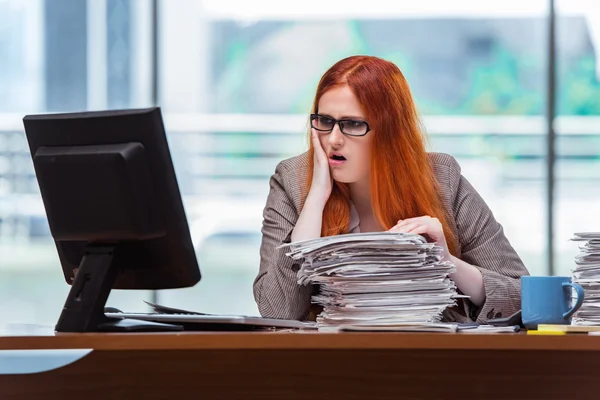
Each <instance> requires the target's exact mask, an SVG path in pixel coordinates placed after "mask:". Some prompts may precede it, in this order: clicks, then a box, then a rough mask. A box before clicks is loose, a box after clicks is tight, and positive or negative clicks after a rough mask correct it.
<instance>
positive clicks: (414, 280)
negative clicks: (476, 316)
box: [287, 232, 459, 331]
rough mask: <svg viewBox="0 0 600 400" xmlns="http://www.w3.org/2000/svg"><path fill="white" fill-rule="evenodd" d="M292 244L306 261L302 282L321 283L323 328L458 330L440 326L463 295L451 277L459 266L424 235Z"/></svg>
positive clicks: (318, 300)
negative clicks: (444, 257)
mask: <svg viewBox="0 0 600 400" xmlns="http://www.w3.org/2000/svg"><path fill="white" fill-rule="evenodd" d="M287 246H289V248H290V251H289V252H288V255H289V256H290V257H292V258H294V259H297V260H301V259H303V260H304V261H303V263H302V266H301V268H300V270H299V271H298V283H299V284H302V285H307V284H316V285H318V286H319V287H320V291H319V293H318V294H316V295H314V296H313V297H312V301H313V303H317V304H320V305H322V306H324V309H323V312H322V313H321V314H319V316H318V317H317V327H318V329H319V330H322V331H329V330H330V331H337V330H419V331H428V330H431V331H440V330H442V331H455V330H456V325H453V324H445V325H444V324H441V325H440V324H439V321H440V319H441V317H442V312H443V311H444V310H445V309H446V308H447V307H449V306H453V305H455V304H456V300H455V299H456V298H457V297H459V296H458V295H457V292H456V286H455V284H454V282H453V281H452V280H450V279H449V278H448V274H450V273H452V272H454V271H455V267H454V265H453V264H452V263H449V262H442V261H441V257H442V248H441V247H439V246H437V245H436V244H434V243H428V242H427V241H426V240H425V238H423V237H422V236H420V235H415V234H406V233H390V232H374V233H357V234H346V235H337V236H330V237H324V238H319V239H312V240H306V241H302V242H295V243H291V244H289V245H287Z"/></svg>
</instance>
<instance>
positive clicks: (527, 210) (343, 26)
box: [0, 0, 600, 324]
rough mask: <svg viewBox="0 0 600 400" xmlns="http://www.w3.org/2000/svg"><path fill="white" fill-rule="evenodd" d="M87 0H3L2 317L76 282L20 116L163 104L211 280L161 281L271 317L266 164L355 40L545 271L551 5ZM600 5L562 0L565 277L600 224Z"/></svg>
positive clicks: (201, 299)
mask: <svg viewBox="0 0 600 400" xmlns="http://www.w3.org/2000/svg"><path fill="white" fill-rule="evenodd" d="M76 3H77V5H76V6H73V2H71V1H69V0H31V1H27V2H23V1H16V0H0V59H1V60H3V61H2V62H0V322H1V321H2V320H4V321H10V322H36V323H44V324H52V323H54V322H55V320H56V318H57V317H58V314H59V310H60V308H61V307H62V304H63V302H64V298H65V296H66V293H67V291H68V288H69V287H68V286H67V285H66V283H65V282H64V281H63V280H62V275H61V271H60V267H59V265H58V259H57V257H56V254H55V250H54V248H53V243H52V240H51V238H50V236H49V232H48V227H47V222H46V219H45V214H44V210H43V206H42V204H41V199H40V197H39V192H38V189H37V183H36V181H35V176H34V175H33V169H32V165H31V161H30V156H29V154H28V151H27V145H26V141H25V137H24V134H23V131H22V124H21V118H22V117H23V115H25V114H27V113H37V112H46V111H76V110H85V109H88V110H97V109H106V108H127V107H145V106H149V105H152V104H154V103H156V104H159V105H160V106H161V107H162V109H163V113H164V118H165V123H166V128H167V131H168V137H169V143H170V146H171V151H172V153H173V159H174V163H175V168H176V172H177V177H178V180H179V183H180V187H181V190H182V194H183V196H184V201H185V206H186V212H187V214H188V218H189V222H190V227H191V230H192V236H193V238H194V244H195V246H196V250H197V253H198V258H199V261H200V266H201V269H202V272H203V280H202V281H201V282H200V283H199V284H198V285H197V286H195V287H193V288H189V289H183V290H174V291H160V292H158V293H157V296H158V300H159V301H160V302H161V303H164V304H167V305H172V306H179V307H187V308H193V309H196V310H200V311H205V312H216V313H235V314H256V313H257V310H256V307H255V304H254V300H253V298H252V280H253V278H254V276H255V274H256V272H257V269H258V263H259V257H258V247H259V245H260V226H261V218H262V216H261V213H262V207H263V205H264V201H265V198H266V195H267V193H268V179H269V176H270V174H271V173H272V172H273V170H274V168H275V165H276V164H277V162H278V161H280V160H281V159H283V158H286V157H290V156H292V155H295V154H298V153H300V152H302V151H304V150H305V149H306V138H305V128H306V121H307V119H306V117H307V114H308V112H309V111H310V104H311V101H312V96H313V95H314V90H315V88H316V84H317V82H318V79H319V77H320V76H321V74H322V73H323V72H324V71H325V70H326V69H327V68H328V67H329V66H330V65H331V64H332V63H334V62H335V61H337V60H339V59H340V58H342V57H345V56H348V55H352V54H357V53H360V54H372V55H376V56H380V57H384V58H386V59H389V60H391V61H394V62H396V63H397V65H398V66H399V67H400V68H401V69H402V71H403V72H404V74H405V75H406V77H407V79H408V81H409V83H410V85H411V88H412V90H413V94H414V96H415V99H416V101H417V104H418V106H419V109H420V111H421V113H422V115H423V119H424V122H425V126H426V128H427V131H428V134H429V147H430V149H431V150H433V151H443V152H447V153H450V154H452V155H454V156H455V157H456V158H457V159H458V160H459V162H460V163H461V166H462V168H463V173H464V175H465V176H466V177H467V178H468V179H469V180H470V181H471V182H472V183H473V185H474V186H475V187H476V188H477V190H478V191H479V192H480V193H481V195H482V196H483V198H484V199H485V200H486V201H487V202H488V204H489V206H490V207H491V209H492V210H493V212H494V214H495V216H496V217H497V219H498V220H499V221H500V222H501V223H502V224H503V226H504V229H505V231H506V234H507V236H508V237H509V239H510V240H511V242H512V244H513V246H514V247H515V249H516V250H517V251H518V253H519V254H520V255H521V257H522V258H523V260H524V261H525V263H526V265H527V267H528V268H529V269H530V271H531V272H532V273H535V274H546V273H548V268H547V258H548V257H547V255H548V252H549V251H550V249H549V248H548V247H547V246H546V242H545V236H546V207H547V200H546V193H545V188H546V185H547V177H546V175H545V171H546V164H545V163H546V158H545V151H546V150H545V149H546V145H545V141H546V134H547V129H546V126H545V122H544V113H545V111H546V96H547V93H548V79H547V76H546V73H547V69H548V53H547V41H548V40H547V35H548V30H547V15H548V8H547V2H546V1H545V0H543V1H542V0H540V1H538V0H536V1H529V2H526V3H524V2H515V1H509V2H503V3H502V4H491V3H490V4H487V3H486V2H477V1H457V2H453V4H452V5H450V4H448V3H447V2H445V1H441V0H439V1H422V2H419V3H418V4H415V5H408V4H403V3H406V2H398V3H400V4H396V5H393V4H391V3H389V2H384V1H378V0H377V1H370V2H368V3H364V4H358V3H357V4H353V5H346V8H344V9H343V10H342V9H339V6H338V5H336V3H335V2H315V1H303V2H297V3H294V2H279V3H281V4H278V3H275V4H273V2H266V1H254V2H243V1H224V0H220V1H210V0H205V1H192V0H178V1H164V0H162V1H160V0H159V1H156V2H153V1H151V0H132V1H127V0H87V1H81V2H76ZM586 4H587V3H582V2H572V1H566V0H565V1H559V2H557V10H558V13H559V14H558V16H559V18H558V28H557V29H558V30H557V43H558V52H557V58H556V60H554V61H555V62H556V66H557V70H558V74H557V77H558V80H557V83H558V86H557V97H558V99H557V111H558V117H557V119H556V120H555V126H556V130H557V133H558V141H557V159H556V171H557V176H556V181H555V183H556V195H555V199H556V206H555V209H554V210H553V212H554V215H555V218H556V233H555V238H554V248H553V250H554V252H555V254H556V257H557V263H556V273H561V274H562V273H568V272H569V269H570V268H571V266H572V258H573V257H574V255H575V248H574V246H573V245H572V244H571V243H569V242H568V239H569V237H570V236H571V234H572V233H573V232H575V231H578V230H594V227H595V226H596V225H598V224H600V221H598V212H597V211H595V210H594V205H595V203H596V198H597V193H596V192H597V191H598V187H600V186H599V185H598V184H597V183H598V179H599V178H600V176H599V174H600V172H599V168H598V163H599V158H598V154H600V152H599V151H598V150H600V132H599V129H598V126H600V125H599V124H597V121H599V120H598V117H597V116H598V115H599V114H600V102H599V101H598V99H599V98H600V97H599V96H598V90H599V89H598V88H599V87H600V86H599V83H598V67H597V53H598V49H597V43H598V42H597V39H598V38H597V36H598V32H597V30H598V29H597V28H596V26H598V24H597V23H596V24H595V23H594V21H596V22H597V20H596V19H595V16H594V15H593V14H594V13H593V12H592V11H593V7H588V6H587V5H586ZM154 10H156V12H157V15H156V20H157V22H158V24H157V25H156V26H155V25H154V24H153V11H154ZM155 29H156V30H155ZM155 50H156V51H157V57H156V59H154V57H153V52H154V51H155ZM155 61H156V62H155ZM150 298H152V293H150V292H147V291H143V292H115V293H114V294H113V295H111V298H110V301H109V303H110V304H111V305H113V306H117V307H120V308H124V309H127V310H145V306H144V305H143V303H142V301H141V300H142V299H150Z"/></svg>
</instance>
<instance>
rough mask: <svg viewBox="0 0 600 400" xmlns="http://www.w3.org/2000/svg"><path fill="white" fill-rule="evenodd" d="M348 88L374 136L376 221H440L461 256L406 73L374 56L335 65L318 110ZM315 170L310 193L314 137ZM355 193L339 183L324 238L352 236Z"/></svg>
mask: <svg viewBox="0 0 600 400" xmlns="http://www.w3.org/2000/svg"><path fill="white" fill-rule="evenodd" d="M341 85H348V86H349V87H350V89H351V90H352V91H353V92H354V95H355V96H356V97H357V99H358V100H359V102H360V103H361V105H362V107H363V110H364V112H365V117H366V120H367V121H368V122H369V126H370V127H371V132H369V133H368V135H373V139H372V140H373V144H372V150H371V156H370V159H371V161H370V172H369V174H370V185H371V188H370V191H371V204H372V208H373V212H374V217H375V218H376V219H377V220H378V221H379V224H380V225H381V226H382V227H384V228H385V229H386V230H387V229H390V228H392V227H393V226H394V225H396V223H397V222H398V220H400V219H406V218H412V217H419V216H423V215H429V216H431V217H435V218H437V219H439V220H440V222H441V223H442V226H443V228H444V234H445V236H446V241H447V243H448V248H449V250H450V252H451V253H452V254H455V255H456V252H457V241H456V237H455V236H454V234H453V232H452V230H451V229H450V228H449V225H448V214H447V212H446V210H445V209H444V207H443V205H442V201H441V198H440V194H439V190H438V182H437V180H436V179H435V176H434V174H433V168H432V166H431V164H430V161H429V159H428V156H427V152H426V151H425V138H424V136H423V133H422V130H421V126H420V120H419V116H418V113H417V110H416V107H415V104H414V102H413V98H412V95H411V92H410V88H409V86H408V83H407V82H406V79H405V78H404V75H402V72H401V71H400V69H399V68H398V67H397V66H396V65H395V64H393V63H391V62H389V61H385V60H382V59H380V58H377V57H371V56H353V57H348V58H345V59H343V60H341V61H338V62H337V63H336V64H334V65H333V66H332V67H331V68H330V69H329V70H328V71H327V72H326V73H325V74H324V75H323V77H322V78H321V80H320V82H319V86H318V87H317V93H316V96H315V100H314V103H313V107H312V112H313V113H317V112H318V105H319V100H320V99H321V96H323V94H324V93H325V92H327V91H328V90H330V89H332V88H334V87H337V86H341ZM309 143H310V145H309V151H308V153H309V168H308V175H307V176H306V182H305V187H304V189H305V190H304V193H305V194H306V193H308V191H309V190H310V185H311V182H312V175H313V167H314V148H313V146H312V142H310V137H309ZM349 224H350V190H349V187H348V185H347V184H345V183H340V182H337V181H334V183H333V190H332V193H331V196H330V197H329V200H328V201H327V204H326V205H325V209H324V211H323V222H322V230H321V235H322V236H332V235H338V234H342V233H346V232H348V229H349Z"/></svg>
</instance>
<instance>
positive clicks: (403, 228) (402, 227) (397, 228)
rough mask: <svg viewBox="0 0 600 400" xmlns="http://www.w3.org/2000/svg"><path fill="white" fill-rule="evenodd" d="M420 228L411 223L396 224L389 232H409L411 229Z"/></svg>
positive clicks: (416, 224)
mask: <svg viewBox="0 0 600 400" xmlns="http://www.w3.org/2000/svg"><path fill="white" fill-rule="evenodd" d="M418 226H420V224H418V223H416V222H413V223H408V224H402V225H400V224H398V225H396V226H395V227H393V228H392V229H390V231H391V232H409V231H411V230H412V229H415V228H416V227H418Z"/></svg>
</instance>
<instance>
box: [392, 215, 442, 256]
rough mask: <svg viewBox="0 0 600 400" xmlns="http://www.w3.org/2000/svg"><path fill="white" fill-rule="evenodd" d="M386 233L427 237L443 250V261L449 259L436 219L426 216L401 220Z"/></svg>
mask: <svg viewBox="0 0 600 400" xmlns="http://www.w3.org/2000/svg"><path fill="white" fill-rule="evenodd" d="M388 232H404V233H416V234H419V235H427V236H429V237H430V238H431V239H432V240H434V241H435V242H436V243H437V244H438V246H440V247H442V249H443V250H444V253H443V259H450V251H449V250H448V244H447V243H446V236H444V229H443V227H442V224H441V222H440V221H439V220H438V219H437V218H431V217H430V216H428V215H425V216H422V217H416V218H407V219H401V220H399V221H398V223H397V224H396V225H395V226H394V227H392V228H391V229H390V230H389V231H388Z"/></svg>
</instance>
